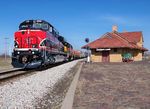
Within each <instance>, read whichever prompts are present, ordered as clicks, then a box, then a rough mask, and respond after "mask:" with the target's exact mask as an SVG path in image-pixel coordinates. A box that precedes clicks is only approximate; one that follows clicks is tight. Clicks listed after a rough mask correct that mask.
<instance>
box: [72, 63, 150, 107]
mask: <svg viewBox="0 0 150 109" xmlns="http://www.w3.org/2000/svg"><path fill="white" fill-rule="evenodd" d="M73 109H150V62H149V61H144V62H131V63H91V64H87V63H85V64H84V65H83V68H82V71H81V74H80V78H79V81H78V85H77V88H76V92H75V97H74V103H73Z"/></svg>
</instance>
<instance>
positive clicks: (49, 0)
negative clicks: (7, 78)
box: [0, 0, 150, 54]
mask: <svg viewBox="0 0 150 109" xmlns="http://www.w3.org/2000/svg"><path fill="white" fill-rule="evenodd" d="M29 19H41V20H46V21H47V22H49V23H51V24H52V25H53V26H54V27H55V28H56V29H57V30H58V31H59V33H60V34H61V35H62V36H64V37H65V38H66V40H67V41H68V42H69V43H71V44H72V45H73V47H74V48H75V49H78V50H80V49H81V46H83V45H85V44H86V43H85V38H89V39H90V42H91V41H94V40H96V39H98V38H99V37H101V36H102V35H103V34H105V33H106V32H111V31H112V26H113V25H117V26H118V32H123V31H129V32H131V31H142V32H143V37H144V46H145V47H146V48H148V49H149V50H150V0H1V1H0V43H1V46H0V54H1V53H4V50H5V49H4V48H5V46H4V45H5V44H4V43H5V38H7V40H6V42H7V52H9V53H11V51H12V49H13V41H14V32H15V31H17V30H18V26H19V24H20V23H21V22H23V21H24V20H29ZM114 43H115V42H114Z"/></svg>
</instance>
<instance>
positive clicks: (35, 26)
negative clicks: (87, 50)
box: [12, 20, 73, 68]
mask: <svg viewBox="0 0 150 109" xmlns="http://www.w3.org/2000/svg"><path fill="white" fill-rule="evenodd" d="M14 40H15V41H14V50H13V53H12V65H13V66H14V67H17V68H37V67H40V66H43V65H47V64H53V63H57V62H63V61H68V60H72V59H73V47H72V45H71V44H70V43H68V42H67V41H66V40H65V38H64V37H63V36H60V35H59V32H58V31H57V30H56V29H55V28H54V27H53V26H52V25H51V24H50V23H48V22H46V21H44V20H26V21H24V22H22V23H21V24H20V25H19V30H18V31H17V32H15V34H14Z"/></svg>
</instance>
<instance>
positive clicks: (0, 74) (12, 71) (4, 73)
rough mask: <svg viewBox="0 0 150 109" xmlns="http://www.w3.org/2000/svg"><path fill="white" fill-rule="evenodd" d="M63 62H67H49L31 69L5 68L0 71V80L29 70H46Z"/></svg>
mask: <svg viewBox="0 0 150 109" xmlns="http://www.w3.org/2000/svg"><path fill="white" fill-rule="evenodd" d="M64 63H67V62H60V63H55V64H51V65H49V66H44V67H41V68H37V69H31V70H25V69H10V70H7V71H2V72H0V81H2V80H6V79H9V78H12V77H17V76H20V75H24V74H28V73H31V72H36V71H43V70H46V69H49V68H52V67H56V66H59V65H61V64H64Z"/></svg>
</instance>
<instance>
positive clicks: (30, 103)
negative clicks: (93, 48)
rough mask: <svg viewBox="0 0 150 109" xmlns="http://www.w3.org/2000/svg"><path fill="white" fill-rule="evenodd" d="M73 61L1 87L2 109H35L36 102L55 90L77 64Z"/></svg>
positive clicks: (0, 99)
mask: <svg viewBox="0 0 150 109" xmlns="http://www.w3.org/2000/svg"><path fill="white" fill-rule="evenodd" d="M77 62H78V60H76V61H72V62H69V63H66V64H63V65H60V66H57V67H54V68H51V69H48V70H45V71H41V72H37V73H36V74H34V75H31V76H28V77H25V78H23V79H20V80H17V81H14V82H11V83H8V84H6V85H3V86H0V107H1V108H19V109H20V108H34V106H35V105H36V101H37V100H38V99H42V97H43V96H45V95H47V92H49V91H50V90H53V87H54V85H55V84H56V83H57V81H59V80H60V79H61V78H63V76H64V75H65V74H66V73H67V71H69V70H70V69H71V68H72V67H74V66H75V65H76V64H77Z"/></svg>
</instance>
